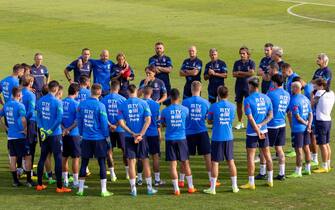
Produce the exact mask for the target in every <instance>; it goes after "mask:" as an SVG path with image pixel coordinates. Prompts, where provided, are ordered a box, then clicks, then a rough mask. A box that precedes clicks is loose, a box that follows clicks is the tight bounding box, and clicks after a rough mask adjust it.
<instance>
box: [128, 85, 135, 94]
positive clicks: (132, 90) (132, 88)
mask: <svg viewBox="0 0 335 210" xmlns="http://www.w3.org/2000/svg"><path fill="white" fill-rule="evenodd" d="M136 89H137V88H136V85H134V84H130V85H129V86H128V91H129V93H130V94H133V93H135V91H136Z"/></svg>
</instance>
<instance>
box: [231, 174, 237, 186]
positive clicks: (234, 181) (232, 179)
mask: <svg viewBox="0 0 335 210" xmlns="http://www.w3.org/2000/svg"><path fill="white" fill-rule="evenodd" d="M230 179H231V186H232V187H233V188H237V176H232V177H230Z"/></svg>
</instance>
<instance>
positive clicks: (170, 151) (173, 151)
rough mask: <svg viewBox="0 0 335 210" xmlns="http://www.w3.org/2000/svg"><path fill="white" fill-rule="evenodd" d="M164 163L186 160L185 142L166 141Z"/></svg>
mask: <svg viewBox="0 0 335 210" xmlns="http://www.w3.org/2000/svg"><path fill="white" fill-rule="evenodd" d="M165 160H166V161H176V160H178V161H185V160H188V147H187V142H186V140H185V139H184V140H176V141H171V140H168V141H166V143H165Z"/></svg>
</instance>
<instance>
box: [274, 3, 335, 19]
mask: <svg viewBox="0 0 335 210" xmlns="http://www.w3.org/2000/svg"><path fill="white" fill-rule="evenodd" d="M278 1H282V2H291V3H297V4H295V5H293V6H290V7H289V8H287V10H286V11H287V13H288V14H290V15H292V16H295V17H298V18H303V19H306V20H312V21H319V22H326V23H335V20H326V19H320V18H312V17H307V16H303V15H299V14H297V13H294V12H292V9H293V8H295V7H299V6H302V5H308V4H310V5H317V6H326V7H335V5H333V4H321V3H313V2H304V1H292V0H278Z"/></svg>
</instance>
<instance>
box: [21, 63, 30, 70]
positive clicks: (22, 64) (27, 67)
mask: <svg viewBox="0 0 335 210" xmlns="http://www.w3.org/2000/svg"><path fill="white" fill-rule="evenodd" d="M21 66H22V68H24V69H29V70H30V69H31V66H30V65H28V64H26V63H21Z"/></svg>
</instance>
